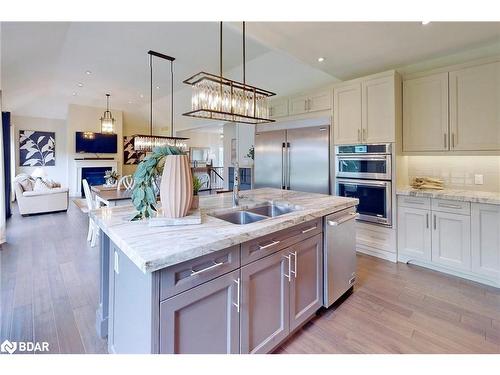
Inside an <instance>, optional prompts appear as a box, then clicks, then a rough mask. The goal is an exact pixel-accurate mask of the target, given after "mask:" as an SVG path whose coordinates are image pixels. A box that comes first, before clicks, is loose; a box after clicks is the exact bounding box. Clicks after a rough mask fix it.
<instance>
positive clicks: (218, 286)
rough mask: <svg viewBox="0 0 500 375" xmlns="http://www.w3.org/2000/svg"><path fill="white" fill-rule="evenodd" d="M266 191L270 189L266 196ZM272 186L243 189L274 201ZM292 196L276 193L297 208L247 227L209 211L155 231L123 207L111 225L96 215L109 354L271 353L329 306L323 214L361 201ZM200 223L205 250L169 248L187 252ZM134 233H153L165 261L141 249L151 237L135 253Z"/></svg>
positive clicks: (102, 327)
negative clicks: (196, 220)
mask: <svg viewBox="0 0 500 375" xmlns="http://www.w3.org/2000/svg"><path fill="white" fill-rule="evenodd" d="M260 190H263V191H264V192H267V195H266V196H265V197H263V199H262V198H261V197H260V194H262V193H263V192H260ZM273 192H274V189H259V190H255V191H251V192H250V193H247V194H250V196H251V197H252V199H251V200H250V199H249V202H248V206H249V207H251V206H252V205H255V204H256V205H259V204H262V202H269V201H273V202H275V201H276V196H275V195H276V193H275V194H271V193H273ZM279 192H280V191H279ZM259 193H260V194H259ZM292 193H294V192H289V193H288V194H286V195H287V196H286V197H284V196H283V193H280V201H286V202H287V203H288V204H293V205H295V207H297V208H300V209H297V210H295V211H294V212H292V213H290V214H288V215H283V216H281V217H276V218H269V219H266V220H262V221H261V222H259V223H252V224H246V225H237V224H230V223H226V222H222V221H221V220H219V219H216V218H213V217H211V216H208V217H204V220H206V223H205V222H204V223H203V224H202V225H201V226H188V227H189V228H187V227H186V226H184V227H177V228H176V229H174V228H169V229H165V228H163V229H158V228H152V227H148V226H145V225H144V224H143V223H139V224H137V223H134V224H130V223H125V224H124V221H123V220H120V219H118V217H119V216H120V215H121V214H125V212H126V211H127V208H124V207H117V208H113V209H112V210H116V211H115V212H113V213H112V215H113V214H116V217H115V219H116V221H114V222H113V219H112V218H110V214H109V212H108V213H98V212H97V211H96V212H95V213H94V214H93V215H94V216H93V217H94V218H96V221H97V222H98V225H99V226H100V227H101V264H102V269H101V291H100V292H101V296H100V306H99V309H98V313H97V329H98V331H99V332H100V333H101V335H102V336H103V337H105V336H107V337H108V350H109V352H110V353H168V354H170V353H207V354H209V353H269V352H271V351H272V350H274V349H275V348H276V347H277V346H278V345H279V344H280V343H282V342H283V341H284V340H285V339H286V338H287V337H288V336H289V335H290V334H291V333H293V332H294V331H295V330H297V329H299V328H300V327H301V326H302V325H303V324H304V323H306V322H307V321H308V320H309V319H310V318H311V317H312V316H313V315H314V314H315V312H316V311H317V310H318V309H319V308H320V307H321V306H322V303H323V301H322V295H323V273H322V270H323V225H324V223H323V220H324V219H323V217H324V216H326V214H327V213H331V212H335V211H337V210H340V209H343V208H345V207H349V206H354V205H356V204H357V200H355V199H349V198H339V197H330V196H325V195H319V194H304V193H296V192H295V196H294V194H292ZM304 195H305V196H309V198H310V199H311V200H314V201H315V202H316V203H318V201H319V203H320V204H319V206H318V205H316V207H315V208H313V209H309V208H308V204H310V205H311V206H314V202H312V201H311V202H310V203H307V202H305V201H304V199H305V198H307V197H304ZM258 198H261V199H260V200H259V199H258ZM285 198H286V199H285ZM294 198H295V199H294ZM218 199H219V198H218ZM205 203H206V205H207V206H208V208H207V211H208V212H211V211H210V209H213V208H214V207H215V208H220V206H222V207H225V200H224V199H223V201H222V202H210V200H207V202H205ZM243 208H244V207H243ZM130 209H131V208H129V209H128V210H129V211H130ZM230 209H234V208H230ZM238 209H242V208H241V207H239V208H238ZM120 210H122V211H120ZM106 215H107V216H106ZM106 221H107V224H106ZM113 223H114V224H115V225H113ZM134 225H135V227H134ZM204 226H207V227H208V228H210V229H208V228H207V229H208V231H207V233H206V236H207V237H206V238H199V237H196V238H198V239H199V241H201V242H203V243H207V246H210V248H209V249H208V250H207V249H206V248H203V249H202V250H200V251H199V253H196V254H195V253H193V251H191V250H190V251H187V252H188V253H189V254H185V255H179V251H176V252H175V253H170V252H169V250H170V249H171V248H178V247H182V250H181V253H182V254H183V251H185V249H187V248H189V246H190V244H189V243H190V240H189V238H191V241H192V238H194V237H191V236H197V235H196V228H194V227H198V231H199V232H203V228H202V227H204ZM124 227H128V228H124ZM221 227H222V228H221ZM180 228H183V229H184V230H181V229H180ZM126 229H128V230H126ZM122 230H125V232H126V233H127V234H128V236H130V240H129V241H125V238H124V237H126V236H125V235H123V234H121V233H120V232H121V231H122ZM165 231H166V232H170V236H167V233H165ZM176 231H177V232H176ZM191 231H192V232H191ZM125 232H123V233H125ZM139 232H141V233H139ZM142 232H144V234H142ZM174 232H175V233H177V236H178V237H177V238H176V237H175V236H176V235H175V234H174ZM181 232H182V233H181ZM186 232H187V233H186ZM235 232H239V233H240V234H239V235H236V234H235ZM160 233H161V234H162V237H163V238H162V239H161V240H159V239H158V237H157V236H159V234H160ZM257 233H259V235H257ZM138 234H141V235H147V234H149V235H150V236H151V237H156V242H157V246H159V247H160V248H162V247H164V248H165V250H164V251H162V252H161V257H158V256H157V255H158V254H159V253H157V255H155V258H154V259H153V258H151V260H150V261H146V260H145V258H146V257H147V254H150V251H151V250H147V249H146V250H144V249H145V248H148V247H149V246H151V244H152V243H154V241H152V242H150V240H147V239H143V243H144V248H143V250H142V252H141V251H139V252H133V251H132V248H131V247H132V245H133V241H137V235H138ZM198 235H200V236H201V235H203V233H198ZM169 237H170V238H169ZM181 237H182V238H184V242H182V238H181ZM221 237H222V238H224V239H225V240H224V241H221ZM133 239H135V240H133ZM176 240H177V241H179V242H178V243H176V244H174V245H170V246H169V243H170V241H176ZM162 243H163V246H161V244H162ZM223 244H226V245H228V246H225V247H223V246H224V245H223ZM183 245H185V246H186V247H184V246H183ZM217 247H223V248H221V249H220V250H216V248H217ZM197 249H198V248H197ZM174 258H175V260H174Z"/></svg>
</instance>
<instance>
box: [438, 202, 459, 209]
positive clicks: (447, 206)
mask: <svg viewBox="0 0 500 375" xmlns="http://www.w3.org/2000/svg"><path fill="white" fill-rule="evenodd" d="M438 206H439V207H444V208H454V209H456V210H460V209H462V206H460V205H458V204H449V203H438Z"/></svg>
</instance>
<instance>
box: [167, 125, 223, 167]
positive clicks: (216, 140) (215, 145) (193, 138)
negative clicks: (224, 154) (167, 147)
mask: <svg viewBox="0 0 500 375" xmlns="http://www.w3.org/2000/svg"><path fill="white" fill-rule="evenodd" d="M176 134H177V136H178V137H187V138H189V139H188V140H187V141H186V143H187V145H188V146H189V147H208V148H210V154H211V155H212V156H210V159H213V163H214V167H221V166H223V162H224V161H223V160H219V148H221V147H223V142H222V139H221V137H220V134H219V133H217V132H214V131H210V132H207V131H203V130H202V129H200V130H183V131H182V130H179V131H178V132H177V133H176Z"/></svg>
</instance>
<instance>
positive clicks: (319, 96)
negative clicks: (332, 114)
mask: <svg viewBox="0 0 500 375" xmlns="http://www.w3.org/2000/svg"><path fill="white" fill-rule="evenodd" d="M331 102H332V95H331V90H320V91H314V92H311V93H308V94H305V95H297V96H292V97H291V98H290V103H289V106H290V115H300V114H303V113H309V112H316V111H326V110H329V109H331V108H332V103H331Z"/></svg>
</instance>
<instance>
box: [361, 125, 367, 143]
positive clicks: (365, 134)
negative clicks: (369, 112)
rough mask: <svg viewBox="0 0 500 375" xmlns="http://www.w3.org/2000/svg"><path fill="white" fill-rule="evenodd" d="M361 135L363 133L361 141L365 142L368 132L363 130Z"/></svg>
mask: <svg viewBox="0 0 500 375" xmlns="http://www.w3.org/2000/svg"><path fill="white" fill-rule="evenodd" d="M362 133H363V139H362V141H366V138H367V134H368V131H367V130H366V129H365V128H363V130H362Z"/></svg>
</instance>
